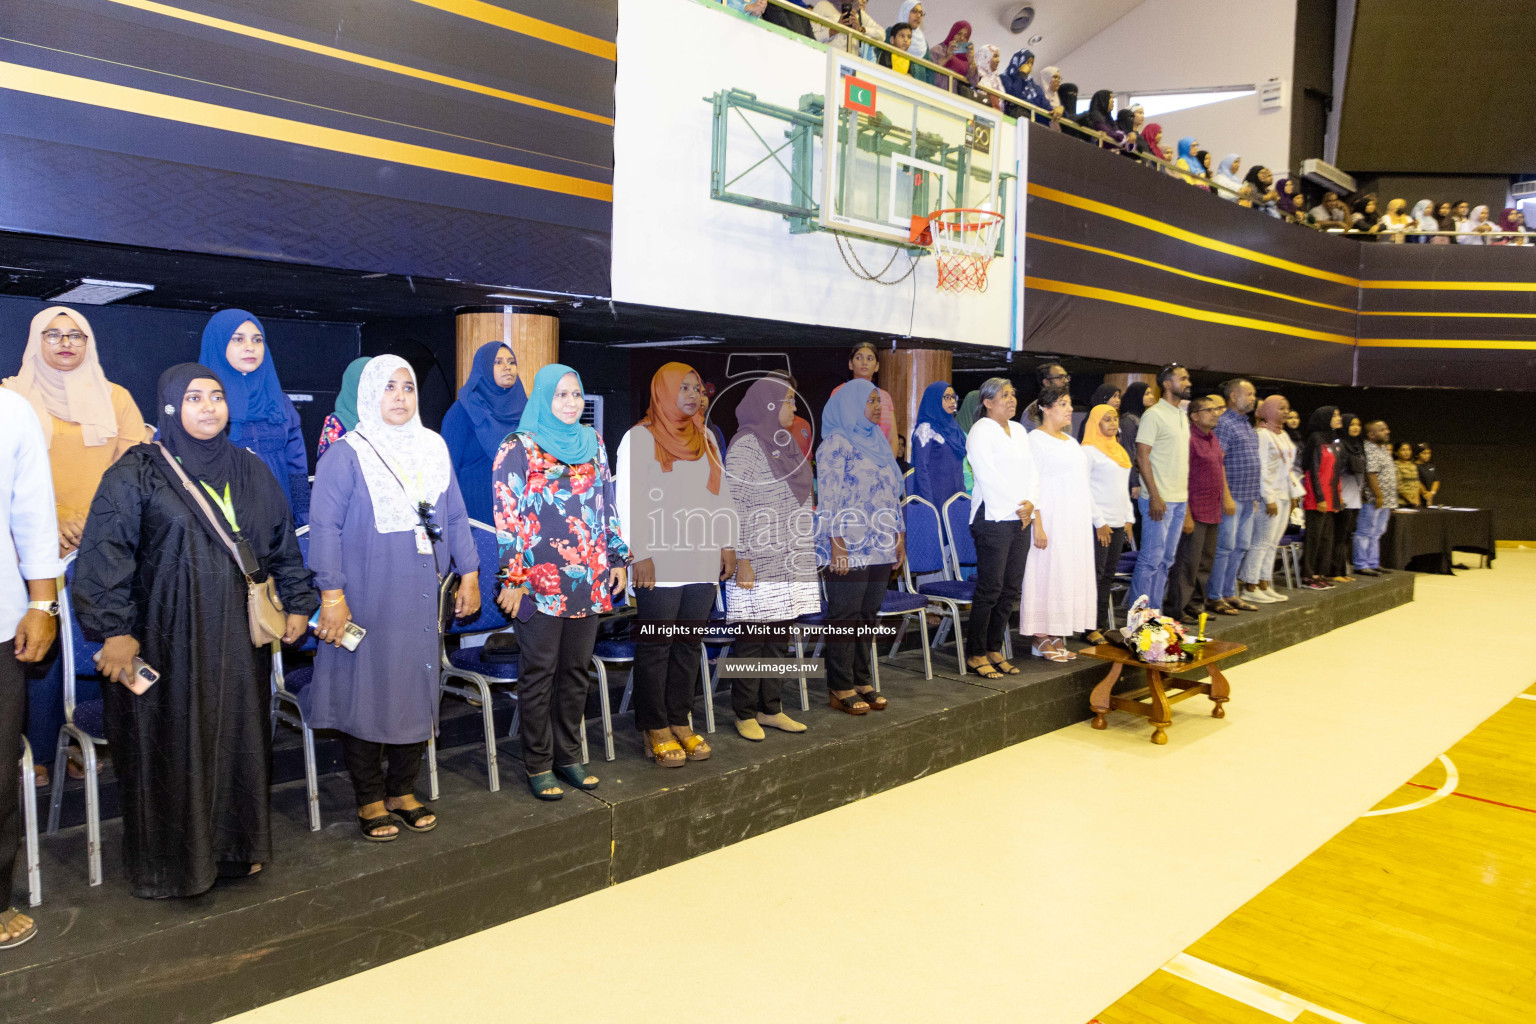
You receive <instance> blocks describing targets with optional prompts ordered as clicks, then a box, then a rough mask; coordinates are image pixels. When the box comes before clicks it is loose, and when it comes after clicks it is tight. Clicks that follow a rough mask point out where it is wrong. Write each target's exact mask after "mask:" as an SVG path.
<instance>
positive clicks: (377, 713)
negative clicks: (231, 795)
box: [300, 356, 480, 843]
mask: <svg viewBox="0 0 1536 1024" xmlns="http://www.w3.org/2000/svg"><path fill="white" fill-rule="evenodd" d="M309 536H310V547H309V562H310V567H311V568H313V569H314V570H315V585H316V586H317V587H319V588H320V621H319V626H318V628H317V629H316V631H315V632H316V636H317V637H318V638H319V640H320V642H321V646H320V650H319V651H318V653H316V655H315V674H314V680H313V681H312V682H311V683H310V684H309V686H307V687H305V688H304V689H303V690H302V691H301V692H300V700H301V701H303V702H304V704H305V708H304V714H305V719H306V721H308V723H309V724H310V726H311V727H313V728H316V729H335V730H337V731H339V732H340V733H342V737H341V744H342V751H343V753H344V755H345V757H346V762H347V772H348V774H349V775H351V776H352V788H353V789H354V790H355V791H356V793H357V820H358V828H359V829H360V830H361V831H362V834H363V838H364V839H367V840H368V841H369V842H374V843H387V842H390V841H392V840H394V839H396V838H398V837H399V835H400V826H402V825H403V826H404V827H405V828H407V829H410V830H411V831H412V832H430V831H432V829H434V828H436V827H437V817H436V815H434V814H433V812H432V809H431V808H430V807H426V806H424V805H423V804H422V803H421V801H420V800H418V799H416V793H415V789H416V776H417V774H418V773H419V772H420V770H421V755H422V754H423V753H424V752H425V751H426V749H427V739H428V738H429V737H431V736H432V735H433V733H434V732H435V731H436V726H437V707H438V702H439V696H438V642H439V641H438V628H439V624H438V584H439V579H440V577H442V576H444V575H447V574H448V573H450V572H458V573H460V574H462V576H463V580H462V581H461V583H460V585H459V594H458V598H457V599H456V604H455V606H454V614H455V615H456V616H457V617H459V618H468V617H470V616H473V615H476V614H478V613H479V611H480V573H479V568H480V564H479V556H478V554H477V552H476V550H475V541H474V538H473V537H472V536H471V535H470V532H469V513H468V512H466V511H465V509H464V497H463V495H461V494H460V493H459V484H458V481H457V480H456V479H454V475H453V467H452V463H451V461H450V458H449V455H448V446H447V445H446V444H444V443H443V439H442V438H441V437H440V436H438V435H437V434H435V433H433V432H432V431H430V430H428V429H427V428H426V427H424V426H422V424H421V417H420V416H418V415H417V412H416V377H415V375H414V374H413V373H412V372H411V367H410V364H408V363H407V362H406V361H405V360H404V359H401V358H400V357H399V356H377V357H375V358H374V359H371V360H369V362H368V365H367V366H365V367H363V372H362V376H361V377H359V378H358V384H357V427H356V429H354V430H349V431H347V433H346V434H344V435H342V438H341V440H340V441H338V442H337V443H336V444H334V445H332V446H331V447H330V448H329V449H327V451H326V453H325V457H324V458H322V459H321V460H320V465H319V466H318V467H317V468H316V470H315V487H314V493H313V494H312V496H311V500H310V521H309ZM352 620H356V622H357V624H358V625H359V626H361V627H362V628H363V629H366V630H367V631H368V633H367V635H366V636H364V637H363V639H362V641H361V642H360V643H359V644H358V645H357V649H356V650H351V651H349V650H347V649H346V648H345V647H342V646H340V645H341V642H342V640H343V638H344V637H345V633H344V632H343V630H344V628H345V627H346V624H347V623H348V622H349V621H352ZM386 764H387V766H388V767H387V768H386V767H385V765H386Z"/></svg>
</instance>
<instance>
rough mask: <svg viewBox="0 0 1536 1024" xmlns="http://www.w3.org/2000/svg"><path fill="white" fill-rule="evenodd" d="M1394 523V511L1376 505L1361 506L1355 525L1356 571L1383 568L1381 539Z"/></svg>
mask: <svg viewBox="0 0 1536 1024" xmlns="http://www.w3.org/2000/svg"><path fill="white" fill-rule="evenodd" d="M1391 521H1392V510H1391V509H1389V508H1377V507H1376V506H1375V505H1361V506H1360V518H1359V520H1357V521H1356V523H1355V550H1354V563H1355V568H1356V569H1380V568H1381V538H1382V535H1383V534H1385V533H1386V532H1387V524H1388V523H1389V522H1391Z"/></svg>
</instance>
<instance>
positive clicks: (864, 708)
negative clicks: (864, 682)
mask: <svg viewBox="0 0 1536 1024" xmlns="http://www.w3.org/2000/svg"><path fill="white" fill-rule="evenodd" d="M827 704H828V705H829V706H830V707H834V708H836V709H837V710H839V711H841V712H843V713H844V714H846V715H867V714H869V705H868V704H866V703H865V702H864V698H863V697H862V696H860V695H859V692H858V691H857V690H855V691H854V693H853V696H852V697H839V696H838V695H837V694H835V693H829V694H827Z"/></svg>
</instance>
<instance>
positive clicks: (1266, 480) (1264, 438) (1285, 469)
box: [1238, 395, 1395, 604]
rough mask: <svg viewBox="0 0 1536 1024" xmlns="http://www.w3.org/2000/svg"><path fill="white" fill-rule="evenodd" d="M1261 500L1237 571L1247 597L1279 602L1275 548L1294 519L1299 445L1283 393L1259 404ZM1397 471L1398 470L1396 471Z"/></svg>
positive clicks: (1280, 599)
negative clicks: (1290, 429)
mask: <svg viewBox="0 0 1536 1024" xmlns="http://www.w3.org/2000/svg"><path fill="white" fill-rule="evenodd" d="M1258 413H1259V429H1258V436H1259V501H1260V503H1262V504H1263V506H1264V508H1263V515H1261V516H1255V522H1254V526H1253V546H1252V547H1250V548H1249V549H1248V555H1247V557H1246V558H1244V559H1243V564H1242V566H1241V567H1240V568H1239V571H1238V579H1239V580H1240V581H1241V585H1242V588H1243V597H1244V599H1245V600H1248V601H1252V602H1254V603H1256V604H1276V603H1278V602H1281V601H1289V600H1290V598H1288V597H1286V596H1285V595H1284V594H1281V593H1279V592H1277V591H1276V590H1275V589H1274V587H1273V586H1271V584H1272V582H1273V580H1274V574H1275V548H1276V547H1278V546H1279V544H1280V538H1281V537H1283V536H1284V535H1285V525H1286V523H1288V522H1290V521H1291V503H1292V480H1293V477H1292V473H1293V472H1294V467H1295V464H1296V444H1295V442H1293V441H1292V440H1291V436H1290V435H1289V434H1287V433H1286V432H1285V421H1286V419H1287V418H1288V417H1289V416H1290V415H1291V403H1290V402H1289V401H1287V400H1286V397H1285V396H1284V395H1270V396H1269V397H1268V398H1266V399H1264V401H1263V402H1260V403H1259V409H1258ZM1394 472H1395V471H1394Z"/></svg>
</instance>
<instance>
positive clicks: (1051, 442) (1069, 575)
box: [1019, 387, 1098, 662]
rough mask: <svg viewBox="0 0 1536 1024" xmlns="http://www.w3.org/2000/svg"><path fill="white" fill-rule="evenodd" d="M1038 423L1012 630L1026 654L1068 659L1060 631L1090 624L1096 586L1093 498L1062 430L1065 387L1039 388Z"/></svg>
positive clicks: (1032, 436)
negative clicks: (1033, 491) (1030, 537)
mask: <svg viewBox="0 0 1536 1024" xmlns="http://www.w3.org/2000/svg"><path fill="white" fill-rule="evenodd" d="M1038 404H1039V407H1040V413H1041V421H1040V427H1039V429H1037V430H1032V431H1030V432H1029V447H1030V453H1031V454H1032V455H1033V456H1034V461H1035V469H1036V471H1037V472H1038V473H1039V474H1040V493H1039V498H1038V501H1037V508H1038V509H1039V520H1038V521H1037V522H1036V524H1035V551H1034V553H1033V554H1032V555H1030V558H1029V564H1028V565H1027V566H1026V568H1025V570H1024V593H1023V597H1022V599H1021V601H1020V603H1019V632H1020V633H1023V634H1025V635H1026V636H1027V635H1030V634H1033V635H1034V638H1035V642H1034V645H1033V647H1031V649H1030V653H1031V654H1033V655H1034V656H1035V657H1037V658H1046V659H1048V660H1050V661H1058V662H1059V661H1071V660H1072V659H1074V658H1076V657H1077V655H1076V654H1073V653H1072V652H1070V651H1068V650H1067V646H1066V640H1065V638H1066V637H1068V636H1070V635H1072V634H1074V633H1079V632H1085V631H1088V630H1091V629H1093V628H1094V625H1095V620H1096V619H1097V617H1098V616H1097V610H1096V605H1097V603H1098V600H1097V594H1098V588H1097V584H1096V582H1095V573H1094V557H1093V497H1092V494H1091V493H1090V491H1089V487H1088V460H1087V457H1086V456H1084V454H1083V449H1082V446H1081V445H1079V444H1078V443H1077V441H1076V440H1074V439H1073V437H1072V435H1071V434H1070V433H1068V430H1069V429H1070V428H1071V426H1072V396H1071V395H1070V394H1069V393H1068V392H1067V389H1066V388H1060V387H1047V388H1045V389H1044V390H1043V391H1041V392H1040V398H1039V402H1038Z"/></svg>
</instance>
